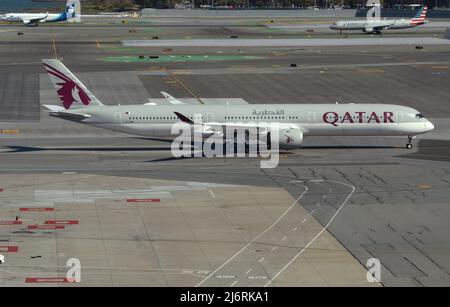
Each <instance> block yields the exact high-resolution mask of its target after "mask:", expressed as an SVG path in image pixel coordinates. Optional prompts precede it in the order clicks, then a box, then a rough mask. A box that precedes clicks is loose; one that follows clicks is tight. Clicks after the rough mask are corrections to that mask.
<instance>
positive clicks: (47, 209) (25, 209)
mask: <svg viewBox="0 0 450 307" xmlns="http://www.w3.org/2000/svg"><path fill="white" fill-rule="evenodd" d="M19 210H20V211H36V212H40V211H54V210H55V209H54V208H38V207H36V208H20V209H19Z"/></svg>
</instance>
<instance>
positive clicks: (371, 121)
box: [42, 59, 434, 149]
mask: <svg viewBox="0 0 450 307" xmlns="http://www.w3.org/2000/svg"><path fill="white" fill-rule="evenodd" d="M42 61H43V64H44V67H45V69H46V70H47V72H48V74H49V77H50V80H51V82H52V83H53V85H54V87H55V89H56V92H57V95H58V98H59V100H60V102H61V105H44V106H45V107H46V108H47V109H49V110H50V111H49V112H50V113H49V115H51V116H54V117H58V118H62V119H65V120H70V121H74V122H78V123H81V124H86V125H92V126H95V127H100V128H104V129H109V130H114V131H120V132H125V133H129V134H134V135H140V136H149V137H167V138H172V139H173V138H176V137H177V136H174V135H173V134H172V133H171V132H172V131H171V130H172V129H171V128H172V126H173V125H174V124H176V123H188V124H191V125H194V124H195V123H196V121H197V120H199V119H201V120H202V124H201V129H202V134H204V135H205V136H207V135H208V136H210V135H213V134H215V133H218V132H216V131H219V130H221V129H219V128H224V127H225V128H226V127H233V128H235V129H239V128H242V129H245V128H251V127H253V126H254V125H257V124H260V123H268V124H270V123H276V124H277V125H278V127H279V147H280V148H283V149H295V148H300V147H301V146H302V142H303V138H304V137H308V136H405V137H407V138H408V143H407V145H406V148H408V149H410V148H412V144H411V142H412V138H413V137H414V136H416V135H418V134H422V133H426V132H429V131H431V130H433V129H434V126H433V124H432V123H431V122H430V121H429V120H428V119H426V118H425V117H424V116H423V115H422V114H421V113H420V112H419V111H416V110H414V109H412V108H409V107H404V106H400V105H393V104H249V105H192V104H184V103H183V102H182V101H179V100H177V99H175V98H174V97H172V96H170V95H168V94H167V93H163V95H164V96H165V97H166V99H167V101H168V104H165V105H157V104H154V103H151V104H148V103H147V104H143V105H118V106H108V105H104V104H102V103H101V102H100V101H99V100H98V99H97V98H96V97H95V96H94V95H93V94H92V93H91V92H90V91H89V90H88V89H87V88H86V87H85V86H84V85H83V84H82V83H81V82H80V81H79V80H78V79H77V78H76V77H75V76H74V75H73V74H72V73H71V72H70V71H69V70H68V69H67V67H66V66H64V64H63V63H61V62H60V61H59V60H54V59H49V60H42ZM221 131H222V130H221Z"/></svg>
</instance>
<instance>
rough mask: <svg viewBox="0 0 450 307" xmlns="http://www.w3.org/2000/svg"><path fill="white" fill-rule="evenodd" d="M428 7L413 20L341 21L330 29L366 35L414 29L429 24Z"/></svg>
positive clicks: (421, 9)
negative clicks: (360, 32)
mask: <svg viewBox="0 0 450 307" xmlns="http://www.w3.org/2000/svg"><path fill="white" fill-rule="evenodd" d="M427 10H428V7H427V6H426V5H425V6H422V7H421V8H420V9H419V11H418V12H417V14H416V15H415V16H414V18H412V19H367V20H364V21H359V20H341V21H337V22H334V23H333V24H332V25H331V26H330V29H332V30H339V31H341V33H342V31H344V30H347V31H354V30H359V31H363V32H366V33H377V34H379V33H381V30H398V29H406V28H414V27H417V26H420V25H423V24H426V23H428V22H429V21H428V20H426V19H425V18H426V15H427Z"/></svg>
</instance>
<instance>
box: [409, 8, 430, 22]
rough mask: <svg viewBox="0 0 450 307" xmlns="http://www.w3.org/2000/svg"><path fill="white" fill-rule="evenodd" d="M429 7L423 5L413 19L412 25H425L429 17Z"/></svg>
mask: <svg viewBox="0 0 450 307" xmlns="http://www.w3.org/2000/svg"><path fill="white" fill-rule="evenodd" d="M427 11H428V6H426V5H423V6H422V7H421V8H420V9H419V10H418V11H417V13H416V15H415V16H414V18H412V19H411V24H412V25H423V24H424V23H425V19H426V17H427Z"/></svg>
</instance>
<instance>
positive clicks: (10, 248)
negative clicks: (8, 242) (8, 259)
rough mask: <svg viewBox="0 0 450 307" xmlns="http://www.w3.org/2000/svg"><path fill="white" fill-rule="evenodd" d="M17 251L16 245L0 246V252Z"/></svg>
mask: <svg viewBox="0 0 450 307" xmlns="http://www.w3.org/2000/svg"><path fill="white" fill-rule="evenodd" d="M18 251H19V247H18V246H0V252H1V253H17V252H18Z"/></svg>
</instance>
